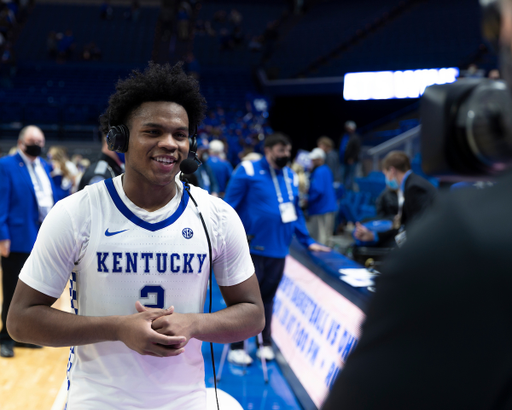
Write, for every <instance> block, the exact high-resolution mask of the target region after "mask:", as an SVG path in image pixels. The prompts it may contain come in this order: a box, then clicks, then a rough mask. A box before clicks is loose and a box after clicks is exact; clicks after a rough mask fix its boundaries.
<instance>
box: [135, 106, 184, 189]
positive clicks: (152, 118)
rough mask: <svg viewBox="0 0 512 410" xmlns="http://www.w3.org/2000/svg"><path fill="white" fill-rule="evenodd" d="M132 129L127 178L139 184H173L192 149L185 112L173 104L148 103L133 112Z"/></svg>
mask: <svg viewBox="0 0 512 410" xmlns="http://www.w3.org/2000/svg"><path fill="white" fill-rule="evenodd" d="M129 128H130V140H129V145H128V151H127V152H126V176H127V177H128V178H130V179H134V180H136V181H137V183H138V184H148V183H149V184H150V185H159V186H164V185H167V184H169V183H171V182H172V183H174V177H175V176H176V174H177V173H178V172H179V170H180V163H181V161H182V160H184V159H186V158H187V155H188V150H189V141H188V133H189V131H188V115H187V112H186V111H185V109H184V108H183V107H182V106H181V105H179V104H176V103H174V102H167V101H152V102H145V103H143V104H141V106H140V107H139V108H138V109H136V110H135V111H134V112H133V114H132V116H131V119H130V121H129Z"/></svg>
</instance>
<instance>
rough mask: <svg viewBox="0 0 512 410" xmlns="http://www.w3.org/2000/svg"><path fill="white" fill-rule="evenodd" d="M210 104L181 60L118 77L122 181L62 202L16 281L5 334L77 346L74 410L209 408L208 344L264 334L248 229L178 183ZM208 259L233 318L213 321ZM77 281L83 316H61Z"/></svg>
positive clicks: (112, 108) (114, 121) (114, 128)
mask: <svg viewBox="0 0 512 410" xmlns="http://www.w3.org/2000/svg"><path fill="white" fill-rule="evenodd" d="M204 106H205V100H204V98H203V97H202V95H201V94H200V93H199V86H198V83H197V81H196V80H194V79H193V78H191V77H188V76H187V75H186V74H185V73H184V72H183V70H182V68H181V65H179V64H178V65H176V66H174V67H170V66H169V65H165V66H159V65H157V64H152V63H150V65H149V67H148V68H147V69H146V70H145V71H144V72H143V73H140V72H134V73H133V74H132V75H131V77H130V78H128V79H126V80H124V81H119V82H118V84H117V91H116V93H114V94H113V95H112V96H111V98H110V101H109V107H108V108H107V111H106V113H105V115H104V116H103V117H102V128H103V131H104V132H105V133H107V132H109V131H110V132H109V134H108V140H109V146H110V147H111V148H113V149H116V150H118V151H120V152H126V154H125V173H124V174H123V175H120V176H118V177H115V178H114V179H108V180H105V181H103V182H99V183H97V184H93V185H90V186H87V187H86V188H85V189H84V190H82V191H80V192H78V193H76V194H74V195H72V196H70V197H68V198H66V199H65V200H62V201H60V202H59V203H58V204H57V205H58V206H57V207H56V208H55V209H54V211H52V212H51V213H50V215H48V217H47V219H46V220H45V222H44V224H43V225H42V227H41V230H40V233H39V237H38V239H37V241H36V244H35V247H34V250H33V252H32V253H31V255H30V257H29V259H28V260H27V263H26V264H25V266H24V268H23V270H22V272H21V274H20V280H19V281H18V285H17V289H16V291H15V295H14V299H13V302H12V305H11V309H10V311H9V316H8V321H7V326H8V329H9V332H10V333H11V335H12V336H13V338H14V339H16V340H19V341H24V342H31V343H37V344H40V345H45V346H73V347H72V348H71V354H70V362H69V364H68V403H67V404H68V405H67V408H68V409H69V410H93V409H94V410H97V409H135V408H145V409H152V410H164V409H165V410H168V409H188V410H190V409H192V410H204V409H205V408H206V393H205V385H204V364H203V358H202V354H201V341H211V342H217V343H230V342H234V341H239V340H243V339H246V338H248V337H250V336H254V335H256V334H258V333H259V332H261V330H262V329H263V326H264V314H263V304H262V301H261V297H260V291H259V288H258V281H257V279H256V276H255V275H254V266H253V265H252V262H251V258H250V255H249V249H248V245H247V240H246V235H245V232H244V229H243V226H242V224H241V222H240V219H239V218H238V216H237V214H236V212H235V211H234V210H233V209H232V208H230V207H229V206H228V205H226V204H225V203H224V202H223V201H222V200H220V199H217V198H213V197H211V196H209V195H208V194H207V193H206V192H205V191H203V190H201V189H199V188H196V187H193V186H192V187H189V188H188V187H187V186H186V185H184V184H183V183H182V182H181V181H180V180H179V169H180V164H181V163H182V161H190V160H188V159H187V156H188V155H189V148H190V142H192V144H194V139H195V137H194V136H193V131H192V130H195V129H196V127H197V125H198V124H199V123H200V121H201V120H202V118H203V116H204V114H203V112H204ZM190 140H191V141H190ZM195 203H197V206H196V205H195ZM199 212H201V216H202V217H204V221H205V225H206V226H205V227H204V226H203V223H202V220H201V216H200V214H199ZM206 230H207V232H208V236H209V238H207V235H206ZM210 241H211V248H210V249H209V243H210ZM210 258H211V259H210ZM210 260H211V261H212V263H213V270H214V272H215V276H216V279H217V282H218V284H219V286H220V289H221V292H222V295H223V297H224V300H225V301H226V304H227V308H226V309H223V310H221V311H218V312H214V313H211V314H203V313H202V312H203V306H204V302H205V295H206V289H207V284H208V278H209V272H210V268H211V266H210ZM68 280H71V295H72V298H73V300H72V307H73V309H74V314H70V313H65V312H62V311H59V310H56V309H53V308H51V305H52V304H53V303H54V302H55V300H56V299H57V298H58V297H59V296H60V294H61V293H62V291H63V289H64V288H65V286H66V283H67V282H68Z"/></svg>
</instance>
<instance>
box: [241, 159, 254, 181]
mask: <svg viewBox="0 0 512 410" xmlns="http://www.w3.org/2000/svg"><path fill="white" fill-rule="evenodd" d="M240 165H241V166H243V167H244V169H245V173H246V174H247V175H249V176H250V177H252V176H254V164H253V163H252V162H251V161H242V162H241V163H240Z"/></svg>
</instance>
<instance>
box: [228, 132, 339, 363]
mask: <svg viewBox="0 0 512 410" xmlns="http://www.w3.org/2000/svg"><path fill="white" fill-rule="evenodd" d="M291 149H292V145H291V142H290V140H289V139H288V137H286V136H285V135H283V134H280V133H275V134H272V135H269V136H268V137H267V138H266V139H265V142H264V156H263V157H262V158H261V159H260V160H258V161H254V162H251V161H242V163H241V164H240V165H239V166H238V167H237V168H236V169H235V171H234V173H233V176H232V177H231V179H230V180H229V183H228V186H227V188H226V194H225V196H224V201H226V202H227V203H228V204H229V205H231V206H232V207H233V208H234V209H235V211H237V212H238V215H239V216H240V219H241V220H242V223H243V224H244V227H245V230H246V232H247V236H248V238H250V241H249V249H250V253H251V257H252V260H253V263H254V267H255V269H256V276H257V277H258V282H259V285H260V291H261V296H262V299H263V304H264V307H265V321H266V323H265V328H264V329H263V335H262V336H263V349H262V351H263V353H262V354H263V355H264V357H265V359H266V360H273V359H274V357H275V356H274V352H273V350H272V347H271V344H272V340H271V332H270V329H271V320H272V309H273V305H274V296H275V294H276V291H277V287H278V285H279V282H280V281H281V278H282V276H283V272H284V265H285V257H286V255H288V253H289V247H290V244H291V241H292V237H293V235H295V236H296V237H297V239H298V241H299V242H300V243H301V244H302V245H303V246H304V247H305V248H307V249H309V250H310V251H330V248H328V247H326V246H324V245H321V244H318V243H316V242H315V241H314V240H313V239H312V238H311V236H310V235H309V233H308V230H307V228H306V223H305V220H304V216H303V214H302V211H301V209H300V207H299V187H298V178H297V175H296V174H295V172H293V171H292V170H291V168H289V167H288V166H287V164H288V163H289V162H290V157H291ZM257 355H259V349H258V352H257ZM228 361H230V362H231V363H234V364H240V365H243V364H246V365H247V364H251V363H252V358H251V356H250V355H248V354H247V353H246V352H245V351H244V350H243V342H239V343H232V344H231V350H230V352H229V354H228Z"/></svg>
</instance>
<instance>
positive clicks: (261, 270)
mask: <svg viewBox="0 0 512 410" xmlns="http://www.w3.org/2000/svg"><path fill="white" fill-rule="evenodd" d="M251 258H252V262H253V263H254V268H255V270H256V277H257V278H258V283H259V284H260V292H261V299H263V306H264V307H265V328H264V329H263V332H262V336H263V344H264V345H265V346H270V345H271V344H272V337H271V334H270V329H271V325H272V311H273V309H274V296H275V295H276V292H277V288H278V287H279V283H280V282H281V278H282V277H283V272H284V262H285V259H284V258H269V257H267V256H260V255H252V254H251ZM243 347H244V343H243V342H237V343H232V344H231V349H243Z"/></svg>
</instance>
